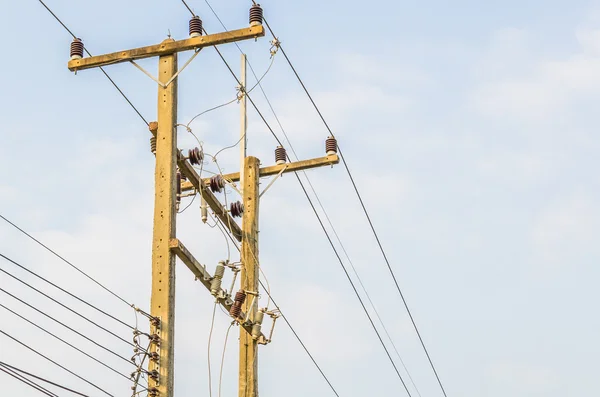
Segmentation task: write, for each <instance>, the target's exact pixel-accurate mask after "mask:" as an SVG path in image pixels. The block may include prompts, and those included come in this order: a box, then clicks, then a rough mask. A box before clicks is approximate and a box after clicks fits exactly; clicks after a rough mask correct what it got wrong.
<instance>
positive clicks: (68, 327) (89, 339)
mask: <svg viewBox="0 0 600 397" xmlns="http://www.w3.org/2000/svg"><path fill="white" fill-rule="evenodd" d="M0 292H3V293H5V294H6V295H8V296H10V297H11V298H13V299H15V300H17V301H19V302H20V303H22V304H24V305H25V306H27V307H29V308H30V309H33V310H35V311H36V312H38V313H40V314H41V315H43V316H44V317H47V318H49V319H50V320H52V321H54V322H55V323H57V324H59V325H62V326H63V327H65V328H66V329H68V330H69V331H71V332H74V333H76V334H77V335H79V336H81V337H82V338H84V339H85V340H87V341H88V342H91V343H93V344H94V345H96V346H98V347H100V348H102V349H104V350H106V351H107V352H109V353H112V354H113V355H114V356H116V357H119V358H120V359H121V360H124V361H126V362H128V363H130V361H129V360H127V359H126V358H125V357H123V356H121V355H119V354H118V353H115V352H114V351H112V350H110V349H109V348H107V347H105V346H103V345H101V344H99V343H98V342H96V341H94V340H93V339H91V338H89V337H88V336H85V335H84V334H82V333H81V332H79V331H77V330H75V329H74V328H71V327H70V326H68V325H66V324H65V323H63V322H61V321H59V320H57V319H55V318H54V317H52V316H50V315H49V314H47V313H45V312H44V311H42V310H40V309H38V308H37V307H35V306H33V305H31V304H29V303H27V302H25V301H24V300H22V299H21V298H18V297H17V296H15V295H13V294H11V293H10V292H8V291H6V290H5V289H3V288H2V287H0Z"/></svg>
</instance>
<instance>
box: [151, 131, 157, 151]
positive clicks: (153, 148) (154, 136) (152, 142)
mask: <svg viewBox="0 0 600 397" xmlns="http://www.w3.org/2000/svg"><path fill="white" fill-rule="evenodd" d="M150 151H151V152H152V154H154V155H156V135H152V137H151V138H150Z"/></svg>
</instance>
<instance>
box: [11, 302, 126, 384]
mask: <svg viewBox="0 0 600 397" xmlns="http://www.w3.org/2000/svg"><path fill="white" fill-rule="evenodd" d="M0 307H2V308H3V309H4V310H7V311H8V312H10V313H12V314H14V315H15V316H17V317H19V318H20V319H21V320H24V321H26V322H28V323H29V324H31V325H33V326H34V327H36V328H37V329H39V330H41V331H44V332H45V333H46V334H48V335H50V336H52V337H53V338H55V339H58V340H59V341H61V342H62V343H64V344H65V345H67V346H69V347H71V348H72V349H74V350H76V351H78V352H79V353H81V354H83V355H85V356H86V357H88V358H90V359H92V360H94V361H95V362H97V363H98V364H100V365H102V366H103V367H105V368H108V369H109V370H111V371H112V372H114V373H116V374H118V375H120V376H122V377H123V378H125V379H129V377H128V376H127V375H123V374H122V373H120V372H119V371H117V370H116V369H114V368H113V367H111V366H110V365H107V364H105V363H103V362H102V361H100V360H98V359H97V358H96V357H94V356H92V355H90V354H88V353H86V352H84V351H83V350H81V349H80V348H78V347H76V346H75V345H73V344H71V343H69V342H67V341H66V340H64V339H62V338H60V337H59V336H57V335H56V334H53V333H52V332H50V331H48V330H47V329H45V328H44V327H42V326H40V325H38V324H36V323H34V322H33V321H31V320H29V319H27V318H25V317H24V316H22V315H20V314H19V313H17V312H15V311H13V310H11V309H9V308H8V307H6V306H4V305H3V304H2V303H0Z"/></svg>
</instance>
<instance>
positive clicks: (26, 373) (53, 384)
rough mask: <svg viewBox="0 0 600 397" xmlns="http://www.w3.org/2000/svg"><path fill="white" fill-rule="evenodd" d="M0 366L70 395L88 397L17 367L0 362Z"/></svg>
mask: <svg viewBox="0 0 600 397" xmlns="http://www.w3.org/2000/svg"><path fill="white" fill-rule="evenodd" d="M0 365H1V366H3V367H5V368H9V369H11V370H13V371H15V372H19V373H22V374H24V375H27V376H29V377H31V378H34V379H37V380H40V381H42V382H44V383H47V384H49V385H52V386H55V387H58V388H59V389H63V390H66V391H68V392H70V393H73V394H77V395H79V396H82V397H89V396H88V395H87V394H83V393H80V392H78V391H75V390H73V389H70V388H68V387H66V386H63V385H60V384H58V383H55V382H52V381H49V380H48V379H45V378H42V377H41V376H37V375H34V374H32V373H30V372H27V371H24V370H22V369H19V368H17V367H14V366H12V365H10V364H7V363H4V362H2V361H0Z"/></svg>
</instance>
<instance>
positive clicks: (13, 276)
mask: <svg viewBox="0 0 600 397" xmlns="http://www.w3.org/2000/svg"><path fill="white" fill-rule="evenodd" d="M0 257H2V258H4V259H6V260H7V261H9V262H12V263H15V264H17V262H16V261H14V260H12V259H10V258H8V257H7V256H5V255H3V254H0ZM0 272H2V273H4V274H6V275H7V276H9V277H11V278H12V279H14V280H16V281H18V282H20V283H21V284H23V285H25V286H27V287H29V288H30V289H32V290H34V291H35V292H37V293H38V294H40V295H42V296H44V297H46V298H48V299H50V300H51V301H52V302H54V303H56V304H57V305H59V306H61V307H63V308H65V309H67V310H68V311H70V312H71V313H73V314H75V315H76V316H78V317H80V318H82V319H84V320H86V321H87V322H89V323H90V324H93V325H95V326H96V327H98V328H100V329H101V330H103V331H105V332H106V333H108V334H111V335H112V336H114V337H115V338H117V339H119V340H121V341H123V342H125V343H127V344H128V345H130V346H132V347H134V345H133V344H132V343H131V342H129V341H128V340H126V339H123V338H122V337H120V336H119V335H117V334H115V333H114V332H112V331H111V330H109V329H107V328H106V327H103V326H102V325H100V324H98V323H97V322H95V321H93V320H90V319H89V318H88V317H86V316H84V315H83V314H81V313H79V312H78V311H76V310H73V309H72V308H70V307H69V306H67V305H65V304H64V303H62V302H60V301H58V300H56V299H54V298H53V297H51V296H50V295H48V294H46V293H44V292H42V291H40V290H39V289H37V288H35V287H34V286H32V285H31V284H28V283H26V282H25V281H23V280H21V279H20V278H19V277H17V276H15V275H13V274H11V273H9V272H7V271H6V270H4V269H0Z"/></svg>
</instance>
